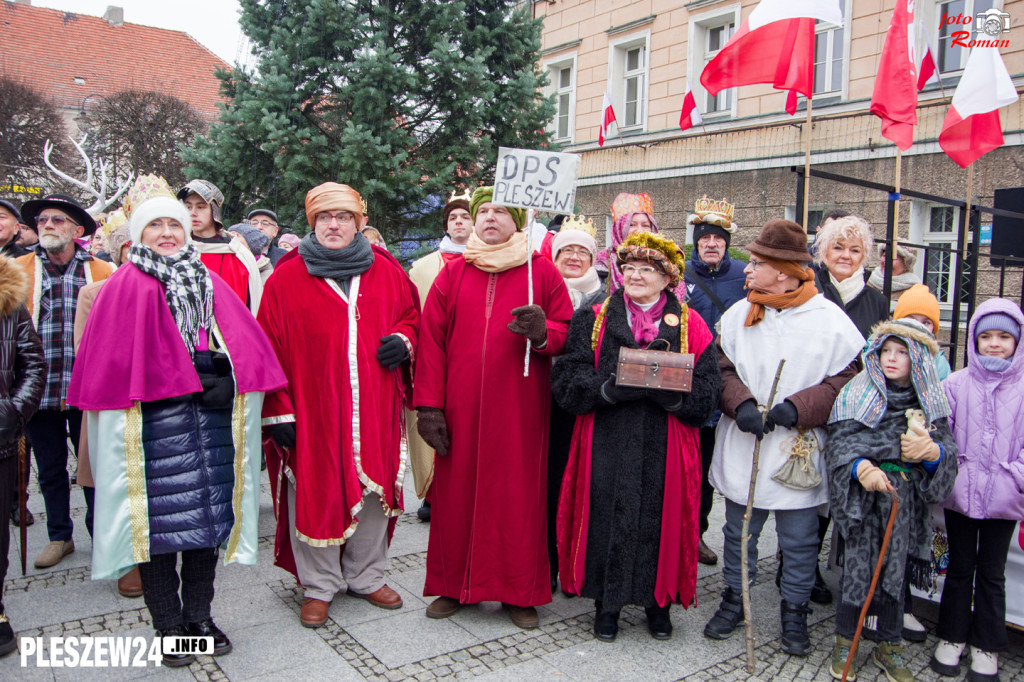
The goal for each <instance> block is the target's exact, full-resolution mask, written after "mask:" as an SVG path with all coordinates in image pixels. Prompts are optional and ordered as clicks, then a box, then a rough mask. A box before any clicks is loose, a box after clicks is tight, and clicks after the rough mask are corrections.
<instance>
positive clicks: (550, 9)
mask: <svg viewBox="0 0 1024 682" xmlns="http://www.w3.org/2000/svg"><path fill="white" fill-rule="evenodd" d="M911 1H913V0H911ZM756 4H757V2H756V1H755V0H736V1H732V2H729V1H724V0H691V1H690V2H671V1H670V0H641V1H637V2H629V1H627V0H541V1H539V2H535V3H534V7H533V11H534V13H535V15H536V16H537V17H539V18H542V19H543V22H544V29H543V42H542V66H543V68H544V69H545V70H546V71H547V72H548V76H549V81H550V84H549V85H548V90H549V93H551V94H553V95H555V104H556V116H555V118H554V120H553V121H552V122H551V124H550V129H551V131H552V133H553V136H554V138H555V139H556V140H557V141H558V142H559V143H560V144H561V145H562V149H563V151H570V152H575V153H578V154H580V155H581V157H582V163H581V170H580V183H579V189H578V192H577V203H578V206H579V208H580V209H581V210H582V212H583V213H584V214H586V215H588V216H591V217H593V218H595V222H598V223H599V224H600V222H601V218H602V216H604V220H605V223H606V224H607V223H610V215H609V206H610V204H611V201H612V199H613V198H614V197H615V195H616V194H618V193H619V192H622V191H630V192H639V191H644V192H648V193H649V194H650V195H651V196H652V198H653V201H654V209H655V213H656V216H657V218H658V221H659V223H660V224H661V226H662V228H663V230H665V229H667V232H668V233H669V234H670V235H671V236H672V237H673V238H674V239H676V241H677V242H679V243H683V242H684V241H685V240H686V239H687V235H686V233H685V230H686V218H687V214H688V213H689V212H690V211H692V208H693V204H694V201H695V200H696V199H698V198H700V197H701V196H702V195H703V194H707V195H709V196H711V197H713V198H716V199H718V198H723V197H725V198H727V199H728V200H729V201H730V202H732V203H733V204H734V205H735V206H736V222H737V224H738V225H739V227H740V231H739V233H738V235H737V236H736V237H734V240H733V241H734V244H738V245H742V244H744V243H746V241H748V239H747V237H752V236H753V234H754V233H755V231H756V229H757V228H758V227H759V226H760V225H762V224H763V223H764V222H765V221H767V220H770V219H772V218H779V217H787V218H791V219H795V220H796V221H797V222H801V219H802V215H800V216H798V215H797V214H796V209H797V175H796V173H794V172H793V170H792V168H793V167H798V166H799V167H802V166H803V163H804V153H805V128H806V125H807V118H806V101H804V100H803V98H802V97H801V101H800V109H799V110H798V111H797V113H796V115H794V116H790V115H788V114H787V113H786V112H785V103H786V93H785V92H782V91H777V90H774V89H773V88H772V87H771V86H770V85H752V86H744V87H742V88H732V89H729V90H726V91H723V92H721V93H719V94H718V95H717V96H715V97H711V96H710V95H709V94H708V93H707V92H705V91H704V89H703V88H702V87H701V84H700V74H701V71H702V70H703V69H704V66H705V65H706V64H707V63H708V62H709V61H710V60H711V59H712V58H713V57H714V56H715V55H716V54H717V53H718V51H719V50H720V49H721V48H722V47H723V46H724V45H725V43H726V42H727V41H728V39H729V37H731V36H732V34H733V32H734V31H735V30H736V29H737V28H738V27H739V26H740V24H741V23H742V21H743V20H745V19H746V18H747V17H748V16H749V14H750V12H751V11H752V10H753V8H754V7H755V6H756ZM894 5H895V0H840V6H841V9H842V13H843V25H842V26H830V25H820V26H819V27H818V31H817V36H816V45H815V65H814V76H815V80H814V97H813V107H812V113H813V123H812V155H811V164H812V168H813V169H815V170H823V171H827V172H830V173H836V174H841V175H846V176H852V177H855V178H859V179H862V180H866V181H870V182H875V183H882V184H890V185H891V184H893V182H894V178H895V170H896V161H895V157H896V147H895V145H894V144H893V143H891V142H889V141H888V140H886V139H885V138H883V137H882V136H881V132H880V124H879V119H878V118H877V117H876V116H874V115H872V114H871V113H870V112H869V111H868V109H869V105H870V99H871V94H872V91H873V88H874V84H875V75H876V73H877V67H878V60H879V54H880V53H881V50H882V46H883V43H884V40H885V34H886V32H887V30H888V27H889V22H890V19H891V16H892V12H893V8H894ZM989 9H995V10H998V11H999V12H1005V13H1006V15H1002V16H1005V17H1006V18H1007V19H1008V22H1009V23H1008V25H1009V29H1008V30H1007V31H1005V32H1003V33H1002V34H1001V36H1000V39H1001V40H1005V43H1001V44H1002V45H1003V47H1001V49H1000V53H1001V54H1002V56H1003V59H1004V61H1005V63H1006V66H1007V69H1008V70H1009V72H1010V75H1011V77H1012V78H1013V81H1014V85H1015V86H1016V87H1017V89H1018V91H1021V90H1022V89H1024V28H1022V27H1021V22H1022V20H1024V0H1006V2H1005V5H1004V4H1003V3H1001V2H999V0H952V1H942V0H917V2H916V3H915V14H916V18H917V21H918V23H919V24H920V27H919V29H918V35H917V36H916V38H917V40H916V42H917V45H919V46H921V45H923V44H924V43H925V42H926V41H927V42H929V43H930V44H931V46H932V51H933V54H934V56H935V61H936V63H937V68H938V70H939V72H940V76H941V83H940V80H938V79H936V80H933V82H932V83H930V84H929V85H928V86H926V88H925V89H924V90H923V91H922V92H921V93H920V95H919V105H918V118H919V124H918V126H917V127H916V128H915V132H914V138H915V139H914V145H913V147H912V148H911V149H910V150H909V151H907V152H904V154H903V162H902V178H901V180H902V182H901V185H902V187H903V188H904V189H912V190H916V191H919V192H923V193H928V194H934V195H938V196H944V197H950V198H953V199H960V200H963V199H964V197H965V195H966V191H967V171H965V170H962V169H961V168H960V167H959V166H957V165H956V164H955V163H953V161H952V160H950V159H949V158H948V157H947V156H946V155H945V154H944V153H943V152H942V150H941V149H940V148H939V146H938V141H937V139H938V135H939V132H940V130H941V128H942V122H943V120H944V118H945V115H946V111H947V110H948V108H949V101H950V98H951V97H952V95H953V91H954V90H955V88H956V84H957V83H958V82H959V78H960V74H961V73H962V71H963V67H964V65H965V64H966V60H967V56H968V52H969V51H968V49H965V48H963V47H961V46H959V45H958V44H955V43H957V42H959V41H958V40H957V38H958V37H962V36H958V35H955V34H954V32H955V31H962V30H965V29H970V31H971V36H970V37H972V38H973V37H974V33H973V26H966V27H965V26H963V25H962V24H957V25H953V24H950V23H947V22H944V21H943V17H944V16H949V17H964V18H973V17H976V16H977V15H978V14H981V13H984V12H985V11H987V10H989ZM963 20H966V19H963ZM926 36H927V37H926ZM687 85H689V87H690V88H691V89H692V90H693V93H694V96H695V99H696V101H697V105H698V108H699V109H700V111H701V114H702V116H703V119H704V125H703V126H697V127H694V128H690V129H689V130H687V131H685V132H683V131H681V130H680V128H679V117H680V111H681V108H682V104H683V97H684V94H685V92H686V89H687ZM605 92H607V93H608V94H609V96H610V98H611V101H612V105H613V108H614V110H615V114H616V118H617V121H618V124H619V125H618V128H617V129H616V128H613V129H612V131H611V134H606V136H605V137H606V139H605V144H604V146H603V147H601V146H598V142H597V137H598V129H599V127H600V123H601V118H602V102H603V96H604V93H605ZM1000 115H1001V117H1002V122H1003V130H1004V137H1005V144H1004V146H1003V147H1001V148H1000V149H998V150H996V151H994V152H991V153H989V154H987V155H985V156H984V157H982V158H981V159H980V160H979V161H978V162H976V163H975V164H974V171H973V172H974V178H973V188H972V195H973V197H974V201H975V203H980V204H982V205H988V206H991V205H992V199H993V191H994V190H995V189H998V188H1007V187H1021V186H1024V105H1022V103H1021V102H1017V103H1016V104H1014V105H1011V106H1009V107H1006V108H1004V109H1002V110H1001V111H1000ZM809 195H810V198H809V202H808V203H809V209H810V216H809V220H808V226H809V231H810V232H811V233H812V234H813V232H814V231H815V229H816V227H817V225H818V222H819V219H820V216H821V214H822V213H823V212H824V211H827V210H829V209H831V208H843V209H846V210H848V211H851V212H853V213H856V214H858V215H861V216H863V217H864V218H866V219H867V220H868V221H869V222H871V224H872V226H873V227H874V229H875V234H876V236H877V237H883V236H884V234H885V220H886V211H887V208H888V204H887V199H888V195H887V193H886V192H884V191H878V190H874V189H867V188H864V187H858V186H855V185H848V184H841V183H837V182H832V181H827V180H822V179H818V178H812V180H811V183H810V192H809ZM900 209H901V210H900V215H899V229H898V237H899V238H900V239H902V240H904V241H910V242H913V243H917V244H933V243H934V244H948V243H950V242H955V240H956V236H957V234H956V226H957V225H958V224H959V212H960V210H961V209H959V208H955V207H949V206H943V205H941V204H938V203H935V202H929V201H925V200H907V199H906V198H905V199H904V200H902V201H901V202H900ZM986 221H988V222H990V221H991V219H990V218H989V217H986V216H985V215H982V223H983V224H984V223H985V222H986ZM982 253H984V249H983V250H982ZM983 261H984V262H983V263H982V264H981V265H982V268H980V269H979V291H980V290H981V289H982V288H983V289H984V290H985V291H984V292H982V293H985V294H988V295H992V294H995V293H998V291H997V287H998V279H999V277H998V274H997V273H995V272H994V271H993V270H991V268H986V263H987V259H983ZM954 268H955V256H953V255H952V254H950V253H948V252H941V251H935V252H932V251H928V252H927V253H926V254H924V257H921V258H918V262H917V265H916V269H917V270H918V274H920V275H921V276H922V278H923V279H924V280H925V281H926V282H927V283H928V284H929V285H930V286H932V288H933V290H934V291H935V293H936V295H937V296H938V297H939V299H940V301H942V303H943V305H944V308H945V310H946V312H947V313H948V311H949V310H950V308H951V304H952V299H953V279H954V278H953V277H952V274H953V271H954ZM1003 287H1004V292H1006V293H1007V295H1015V296H1019V292H1020V290H1021V279H1020V268H1019V267H1018V268H1016V269H1011V270H1010V271H1009V272H1008V273H1007V276H1006V277H1005V278H1004V281H1003Z"/></svg>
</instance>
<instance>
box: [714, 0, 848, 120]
mask: <svg viewBox="0 0 1024 682" xmlns="http://www.w3.org/2000/svg"><path fill="white" fill-rule="evenodd" d="M817 19H820V20H821V21H825V22H828V23H830V24H835V25H836V26H842V24H843V14H842V12H841V11H840V10H839V0H761V2H760V3H758V5H757V7H755V8H754V11H753V12H751V13H750V16H749V17H747V20H746V21H744V22H743V25H742V26H740V28H739V30H738V31H736V33H735V34H734V35H733V37H732V38H730V39H729V42H728V43H726V44H725V47H723V48H722V50H721V51H720V52H719V53H718V54H717V55H715V58H714V59H712V60H711V61H710V62H708V65H707V66H705V67H704V71H703V72H702V73H701V74H700V82H701V85H703V86H704V88H705V89H706V90H707V91H708V93H709V94H711V95H717V94H718V93H719V92H721V91H722V90H725V89H726V88H732V87H736V86H739V85H752V84H754V83H771V84H772V86H774V87H775V89H777V90H789V91H791V94H790V95H789V96H788V97H787V102H786V110H787V111H789V112H790V113H791V114H792V113H794V112H795V111H796V106H795V104H796V97H795V95H794V94H792V92H793V91H795V92H799V93H801V94H802V95H803V96H804V97H808V98H810V97H811V96H812V95H813V94H814V22H815V20H817Z"/></svg>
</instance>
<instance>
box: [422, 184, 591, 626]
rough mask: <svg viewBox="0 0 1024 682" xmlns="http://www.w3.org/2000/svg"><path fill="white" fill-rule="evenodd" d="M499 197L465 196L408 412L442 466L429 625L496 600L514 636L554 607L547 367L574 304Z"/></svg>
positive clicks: (521, 219) (433, 292)
mask: <svg viewBox="0 0 1024 682" xmlns="http://www.w3.org/2000/svg"><path fill="white" fill-rule="evenodd" d="M493 195H494V190H493V188H492V187H480V188H478V189H477V190H476V191H475V192H474V193H473V199H472V201H471V202H470V215H471V216H472V217H473V220H474V227H473V234H471V235H470V236H469V241H468V242H467V244H466V251H465V253H464V254H463V257H462V258H461V259H455V260H452V261H451V262H450V263H448V264H447V265H446V266H445V267H444V268H443V269H442V270H441V273H440V274H439V275H438V276H437V279H435V280H434V284H433V286H432V287H431V289H430V294H429V295H428V296H427V305H426V308H425V309H424V313H423V329H422V333H421V338H420V345H419V347H418V348H417V353H418V354H419V357H418V358H417V372H416V393H415V396H414V402H415V405H416V408H417V409H418V410H419V422H418V427H419V433H420V435H421V436H423V440H425V441H426V442H427V444H428V445H430V446H431V447H432V448H434V450H435V451H436V452H437V455H438V457H437V459H436V461H435V464H434V482H433V486H432V488H431V504H432V507H431V521H430V523H431V528H430V542H429V544H428V547H427V579H426V584H425V585H424V588H423V593H424V594H425V595H435V596H437V599H435V600H434V601H433V602H432V603H431V604H430V605H429V606H428V607H427V617H428V618H447V617H449V616H451V615H453V614H454V613H455V612H456V611H458V609H459V608H460V607H461V605H463V604H475V603H477V602H482V601H496V602H502V603H503V605H504V608H505V609H506V610H508V611H509V615H510V616H511V618H512V621H513V622H514V623H515V624H516V625H517V626H519V627H521V628H535V627H537V625H538V623H539V621H538V616H537V609H536V608H535V607H536V606H539V605H541V604H546V603H548V602H550V601H551V583H550V578H551V576H550V573H549V569H548V553H547V548H546V543H545V526H546V520H545V517H546V514H545V510H546V504H545V499H546V496H545V492H546V486H547V483H546V478H547V476H546V473H547V447H548V420H549V417H550V405H551V385H550V380H549V379H550V374H551V357H552V356H554V355H558V354H559V353H561V352H562V348H563V347H564V346H565V340H566V336H567V335H568V328H569V319H570V317H571V316H572V303H571V302H570V300H569V294H568V292H567V290H566V287H565V284H564V283H563V281H562V276H561V275H560V274H559V272H558V270H556V269H555V266H554V265H553V264H552V263H551V261H549V260H548V259H547V258H545V257H543V256H541V255H540V254H539V253H536V252H534V253H528V250H527V240H526V235H525V234H524V233H523V232H522V229H523V226H524V225H525V223H526V211H525V210H524V209H520V208H511V207H507V206H502V205H500V204H496V203H494V202H493V201H492V200H491V199H492V197H493ZM527 258H532V259H533V279H532V285H533V301H534V302H533V305H528V303H529V299H528V293H527V292H528V286H529V285H530V280H529V279H528V276H527V272H528V267H527ZM524 337H525V338H524ZM526 340H528V342H529V344H530V350H531V352H530V356H529V357H530V359H529V367H528V369H529V376H524V375H523V358H524V353H525V351H526Z"/></svg>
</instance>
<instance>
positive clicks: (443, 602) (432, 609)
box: [427, 597, 462, 618]
mask: <svg viewBox="0 0 1024 682" xmlns="http://www.w3.org/2000/svg"><path fill="white" fill-rule="evenodd" d="M461 607H462V604H460V603H459V600H458V599H452V598H451V597H438V598H437V599H435V600H434V601H432V602H430V606H428V607H427V618H448V617H449V616H453V615H455V612H456V611H458V610H459V609H460V608H461Z"/></svg>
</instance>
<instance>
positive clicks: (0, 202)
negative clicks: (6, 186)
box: [0, 199, 21, 223]
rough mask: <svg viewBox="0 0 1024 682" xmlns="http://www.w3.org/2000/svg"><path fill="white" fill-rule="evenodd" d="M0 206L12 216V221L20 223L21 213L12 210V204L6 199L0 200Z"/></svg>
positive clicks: (14, 209)
mask: <svg viewBox="0 0 1024 682" xmlns="http://www.w3.org/2000/svg"><path fill="white" fill-rule="evenodd" d="M0 206H3V207H4V208H6V209H7V210H8V211H10V212H11V214H12V215H13V216H14V220H15V221H16V222H18V223H20V222H21V213H19V212H18V209H16V208H14V204H12V203H11V202H9V201H7V200H6V199H0Z"/></svg>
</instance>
